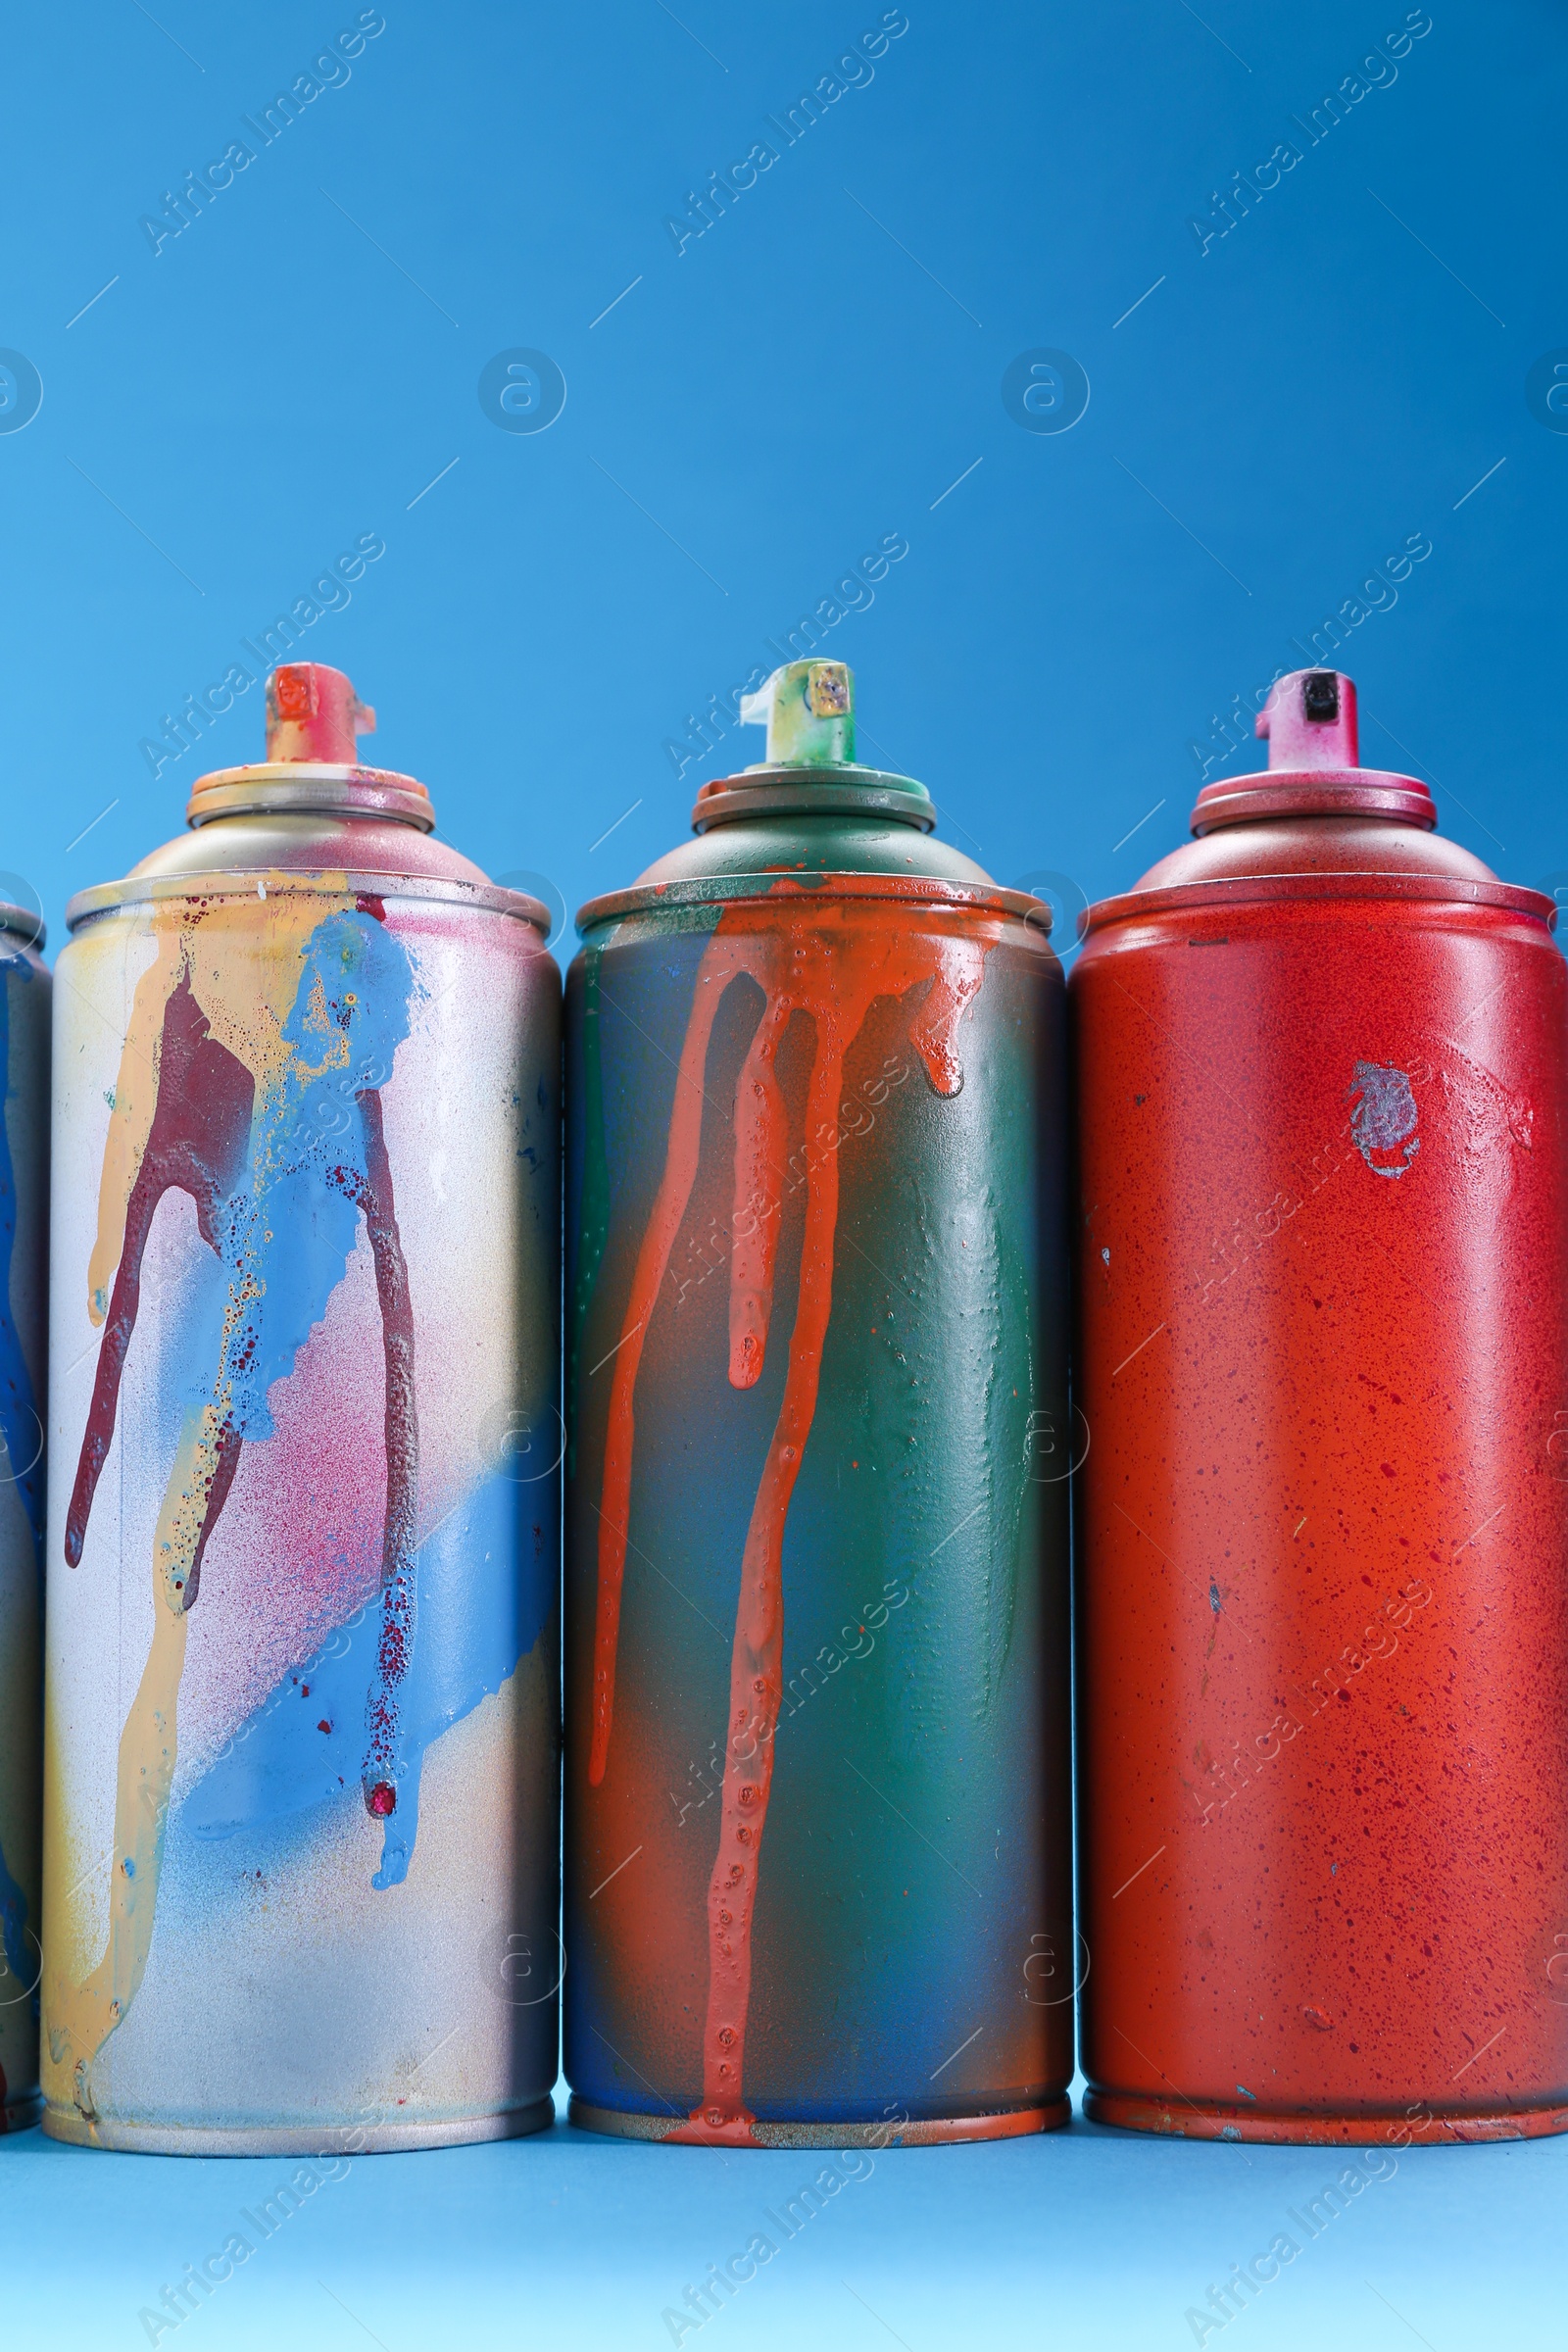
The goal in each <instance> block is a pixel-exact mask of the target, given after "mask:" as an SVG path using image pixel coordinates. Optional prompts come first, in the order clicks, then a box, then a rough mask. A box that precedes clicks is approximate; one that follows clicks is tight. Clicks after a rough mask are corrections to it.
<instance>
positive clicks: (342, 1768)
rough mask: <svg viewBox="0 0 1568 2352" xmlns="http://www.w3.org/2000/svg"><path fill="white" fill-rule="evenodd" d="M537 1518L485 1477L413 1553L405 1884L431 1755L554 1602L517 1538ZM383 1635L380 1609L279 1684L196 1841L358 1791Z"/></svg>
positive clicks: (218, 1762)
mask: <svg viewBox="0 0 1568 2352" xmlns="http://www.w3.org/2000/svg"><path fill="white" fill-rule="evenodd" d="M530 1507H531V1506H530V1504H529V1501H528V1496H527V1492H526V1490H525V1489H523V1488H521V1487H519V1486H518V1485H517V1484H516V1483H515V1481H514V1480H512V1479H510V1478H506V1477H496V1478H491V1479H487V1480H486V1482H485V1483H484V1485H483V1486H481V1487H479V1488H478V1489H477V1490H476V1491H475V1492H474V1493H473V1494H472V1495H469V1496H468V1497H467V1499H466V1501H464V1502H463V1503H462V1504H461V1505H460V1506H459V1507H458V1508H457V1509H455V1510H449V1511H447V1512H445V1513H444V1514H443V1515H442V1517H441V1518H440V1520H439V1521H438V1523H437V1525H436V1526H435V1527H434V1528H433V1529H432V1530H431V1532H430V1534H429V1535H428V1536H427V1537H426V1538H425V1540H424V1542H423V1543H422V1544H420V1545H419V1547H418V1551H417V1555H416V1559H415V1577H416V1581H417V1609H418V1623H419V1640H418V1643H417V1647H416V1648H415V1650H414V1652H413V1656H412V1659H411V1662H410V1667H409V1673H408V1677H407V1680H406V1682H405V1683H404V1685H403V1688H402V1691H401V1693H400V1700H401V1714H402V1726H403V1729H402V1751H401V1753H402V1759H403V1763H404V1767H405V1769H404V1776H403V1778H402V1779H401V1780H400V1781H399V1783H398V1784H397V1789H396V1795H397V1806H396V1838H397V1839H398V1840H399V1841H400V1843H401V1847H402V1853H401V1861H402V1869H401V1870H400V1871H399V1876H400V1878H401V1877H402V1876H404V1875H405V1874H406V1871H407V1866H408V1862H409V1860H410V1858H411V1857H412V1855H413V1851H414V1843H415V1834H416V1830H417V1822H418V1804H419V1777H420V1768H421V1765H422V1763H423V1759H424V1755H425V1751H426V1750H427V1749H428V1748H429V1747H430V1746H431V1744H432V1743H433V1742H434V1741H435V1740H438V1739H439V1738H440V1737H441V1735H442V1733H443V1732H446V1731H449V1730H450V1729H451V1727H452V1725H453V1724H455V1723H458V1722H461V1721H462V1719H463V1718H464V1717H465V1716H466V1715H469V1714H471V1713H472V1711H473V1709H474V1708H475V1707H476V1706H478V1704H479V1702H480V1700H481V1699H483V1698H485V1697H486V1696H487V1695H489V1693H491V1692H492V1691H499V1690H500V1689H501V1686H502V1684H503V1683H504V1682H505V1681H506V1679H507V1677H508V1675H510V1674H511V1673H513V1672H514V1671H515V1667H516V1665H517V1662H518V1660H519V1659H520V1658H522V1657H525V1656H526V1655H527V1653H528V1652H529V1651H530V1650H531V1649H532V1648H533V1646H534V1644H535V1642H537V1641H538V1640H539V1637H540V1635H541V1633H542V1632H543V1630H544V1627H545V1624H546V1621H547V1619H548V1618H549V1615H550V1611H551V1608H552V1606H553V1604H554V1601H555V1578H554V1575H553V1573H552V1572H551V1563H550V1561H549V1560H548V1558H547V1556H546V1553H545V1548H544V1546H543V1545H540V1546H539V1547H538V1548H537V1549H536V1548H535V1547H534V1546H533V1545H531V1544H523V1543H522V1542H521V1541H520V1537H521V1531H522V1523H523V1520H524V1517H525V1514H526V1512H527V1510H528V1509H529V1508H530ZM519 1563H520V1572H519ZM379 1631H380V1604H379V1600H378V1599H376V1600H372V1601H369V1602H368V1603H366V1604H365V1606H363V1607H362V1608H359V1609H356V1610H355V1612H354V1614H353V1615H352V1616H351V1617H349V1618H348V1619H347V1620H346V1621H345V1623H343V1624H342V1625H340V1626H337V1627H336V1628H334V1630H333V1631H332V1633H331V1634H329V1635H328V1636H327V1638H326V1639H325V1641H324V1642H322V1643H321V1644H320V1646H319V1649H318V1650H317V1651H316V1653H315V1654H314V1655H313V1656H312V1657H311V1658H310V1659H308V1660H307V1661H306V1663H305V1664H304V1665H302V1666H299V1667H296V1668H295V1669H294V1670H293V1671H292V1672H291V1673H288V1674H285V1675H283V1676H282V1678H281V1679H280V1680H279V1682H278V1683H277V1684H276V1685H275V1686H274V1687H273V1689H272V1690H271V1691H270V1692H269V1693H268V1695H267V1696H266V1697H265V1698H264V1699H263V1700H262V1701H261V1703H260V1705H259V1706H258V1707H257V1708H256V1709H255V1711H254V1712H253V1713H252V1714H251V1715H250V1716H249V1717H248V1718H247V1720H246V1721H245V1722H244V1723H243V1724H242V1725H241V1726H240V1728H239V1730H238V1731H237V1732H236V1733H235V1735H234V1738H233V1740H231V1741H230V1742H229V1743H228V1745H227V1746H226V1747H225V1749H224V1751H223V1753H222V1754H221V1756H220V1757H218V1758H216V1759H215V1760H214V1762H213V1763H212V1764H211V1765H210V1766H209V1768H208V1770H207V1771H206V1772H205V1773H203V1775H202V1776H201V1778H200V1780H198V1781H197V1782H195V1783H194V1785H193V1786H192V1788H191V1789H189V1791H188V1792H187V1793H186V1795H185V1796H184V1797H183V1799H182V1800H181V1803H180V1806H179V1817H180V1821H181V1823H182V1826H183V1828H184V1829H185V1830H186V1831H187V1832H189V1834H190V1835H191V1836H193V1837H196V1838H203V1839H213V1838H232V1837H235V1836H236V1835H238V1834H240V1833H242V1832H244V1831H247V1830H252V1829H256V1828H259V1827H260V1826H261V1825H263V1824H264V1823H268V1822H273V1821H279V1820H283V1819H285V1818H287V1817H289V1816H290V1815H294V1814H299V1813H304V1812H308V1811H309V1810H310V1809H311V1808H312V1807H313V1806H316V1805H320V1804H326V1803H328V1802H334V1801H338V1800H341V1799H342V1797H343V1795H344V1792H345V1789H352V1788H354V1787H355V1786H356V1784H357V1782H358V1781H359V1780H360V1778H361V1774H362V1767H361V1762H360V1756H359V1750H358V1745H357V1738H356V1732H355V1724H356V1721H357V1719H358V1715H359V1713H360V1709H361V1704H362V1702H363V1697H364V1692H365V1689H366V1685H367V1682H368V1680H371V1679H372V1678H373V1672H374V1664H373V1661H374V1652H375V1649H376V1647H377V1642H378V1637H379ZM318 1719H319V1720H318Z"/></svg>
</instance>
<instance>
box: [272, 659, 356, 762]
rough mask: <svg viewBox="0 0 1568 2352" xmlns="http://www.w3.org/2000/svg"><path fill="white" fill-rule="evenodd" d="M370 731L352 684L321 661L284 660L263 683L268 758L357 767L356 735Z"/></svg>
mask: <svg viewBox="0 0 1568 2352" xmlns="http://www.w3.org/2000/svg"><path fill="white" fill-rule="evenodd" d="M374 732H375V712H374V711H372V710H370V709H369V708H368V705H367V704H365V703H362V702H361V700H360V698H359V696H358V695H357V694H356V693H355V691H354V686H353V681H352V680H351V679H349V678H346V677H345V676H344V674H343V672H342V671H341V670H340V669H329V668H328V667H327V665H326V663H325V662H283V663H281V664H280V666H279V667H278V668H276V669H274V670H273V671H272V673H271V675H270V677H269V679H268V681H267V757H268V759H269V760H273V761H279V760H319V761H321V762H323V763H324V764H326V765H328V766H332V767H353V766H355V765H356V764H357V763H358V760H359V754H358V752H357V751H356V749H355V744H354V738H355V737H356V735H371V734H373V733H374Z"/></svg>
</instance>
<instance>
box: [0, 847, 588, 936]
mask: <svg viewBox="0 0 1568 2352" xmlns="http://www.w3.org/2000/svg"><path fill="white" fill-rule="evenodd" d="M262 882H265V883H266V885H267V892H266V895H267V896H268V897H269V898H288V897H291V896H293V897H305V898H341V897H342V896H343V894H344V891H345V888H347V889H349V890H359V889H363V890H365V891H366V892H368V894H369V895H370V896H372V897H374V898H378V899H433V900H434V901H435V902H436V904H437V905H439V906H447V907H479V908H481V909H483V910H484V911H485V912H486V913H489V914H510V915H512V916H514V917H515V919H516V920H517V921H518V922H523V923H527V924H528V925H530V926H531V928H532V929H534V930H536V931H538V932H539V933H540V935H541V936H542V937H543V938H545V939H548V938H549V936H550V926H551V923H552V921H553V920H554V917H553V916H552V914H551V911H550V908H549V907H547V906H546V905H545V904H544V902H543V900H542V899H535V898H530V897H529V895H528V893H527V892H526V891H522V890H505V889H503V888H502V887H501V885H500V884H499V883H495V882H485V883H478V882H463V881H459V880H456V879H449V878H446V877H443V876H440V875H436V874H404V873H396V872H392V873H386V872H377V871H376V870H375V869H374V868H373V867H369V866H329V867H322V868H319V869H317V870H315V871H312V870H309V869H305V870H302V871H300V872H298V873H292V872H289V871H287V870H281V871H280V870H279V868H277V867H276V866H270V865H254V866H221V867H218V868H216V869H215V870H214V871H213V872H212V873H206V874H196V873H191V874H145V875H141V876H139V877H138V876H130V877H127V878H126V879H125V880H124V881H123V882H99V883H95V884H94V885H93V887H92V888H91V889H89V890H78V891H77V893H76V895H75V897H74V898H73V899H72V900H70V901H69V902H68V904H67V907H66V928H67V930H68V931H70V932H72V933H74V932H75V931H76V930H77V929H78V927H79V926H80V925H81V924H82V923H86V922H90V921H92V919H93V918H94V917H95V916H97V915H100V914H112V913H114V912H115V911H116V910H117V909H118V908H120V907H136V906H144V905H149V904H154V903H161V902H163V901H166V900H169V899H188V900H192V901H200V902H203V903H206V902H208V901H210V900H218V899H251V900H254V899H256V898H258V897H259V896H261V895H262V894H261V893H260V891H259V889H258V885H259V884H260V883H262ZM4 911H5V910H4V909H3V908H0V921H3V916H4Z"/></svg>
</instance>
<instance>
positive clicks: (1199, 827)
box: [1192, 669, 1438, 839]
mask: <svg viewBox="0 0 1568 2352" xmlns="http://www.w3.org/2000/svg"><path fill="white" fill-rule="evenodd" d="M1255 732H1256V733H1257V734H1258V735H1260V736H1262V737H1264V738H1265V739H1266V741H1267V743H1268V766H1267V768H1266V769H1264V770H1263V771H1262V772H1261V773H1259V774H1256V775H1250V776H1227V777H1226V778H1225V779H1224V780H1223V781H1222V782H1220V783H1217V784H1205V785H1204V787H1203V789H1202V791H1201V793H1200V794H1199V796H1198V805H1197V807H1196V808H1195V809H1194V810H1193V819H1192V824H1193V832H1194V833H1195V834H1196V835H1197V836H1198V837H1199V838H1200V839H1201V837H1202V835H1203V834H1205V833H1212V832H1215V831H1217V830H1218V828H1219V827H1220V826H1221V825H1241V824H1250V823H1253V822H1255V821H1256V820H1258V819H1259V818H1262V817H1271V816H1274V817H1278V816H1378V817H1384V818H1386V819H1389V820H1391V821H1393V822H1395V823H1399V824H1407V825H1419V826H1421V827H1422V828H1423V829H1424V830H1425V831H1427V832H1431V831H1432V830H1433V829H1434V828H1435V826H1436V825H1437V821H1438V811H1437V809H1436V807H1435V805H1434V803H1433V799H1432V795H1431V793H1430V792H1429V790H1428V789H1427V787H1426V785H1425V784H1423V783H1421V782H1420V781H1419V779H1418V778H1416V777H1415V776H1400V775H1396V774H1394V773H1392V772H1391V771H1390V770H1388V769H1385V768H1380V767H1362V766H1360V765H1359V764H1358V760H1359V749H1360V747H1359V744H1358V741H1357V729H1356V709H1355V681H1354V680H1353V679H1352V678H1348V677H1347V676H1346V675H1345V673H1344V671H1343V670H1338V669H1293V670H1291V671H1289V672H1288V674H1287V675H1286V676H1285V677H1283V678H1279V679H1277V680H1276V681H1275V684H1274V685H1273V687H1272V688H1271V689H1270V692H1269V698H1268V701H1267V702H1266V703H1265V704H1264V706H1263V708H1262V710H1261V711H1259V712H1258V714H1257V721H1256V726H1255Z"/></svg>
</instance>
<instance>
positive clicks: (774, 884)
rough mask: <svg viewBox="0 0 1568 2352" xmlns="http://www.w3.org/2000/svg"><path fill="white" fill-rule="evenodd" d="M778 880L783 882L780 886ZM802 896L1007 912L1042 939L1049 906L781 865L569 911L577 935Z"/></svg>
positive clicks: (1024, 898)
mask: <svg viewBox="0 0 1568 2352" xmlns="http://www.w3.org/2000/svg"><path fill="white" fill-rule="evenodd" d="M781 886H784V887H781ZM792 895H794V896H798V897H800V898H809V899H897V900H902V901H903V902H904V903H905V904H906V905H909V906H917V907H956V908H960V909H962V910H963V911H964V912H967V913H976V914H1013V915H1017V916H1019V917H1021V919H1022V920H1023V921H1024V923H1025V924H1026V925H1027V926H1028V928H1029V929H1030V930H1031V931H1035V932H1038V933H1039V934H1040V935H1041V936H1042V937H1043V938H1045V937H1049V935H1050V931H1051V925H1052V919H1053V918H1052V909H1051V906H1050V903H1049V901H1048V900H1045V899H1037V898H1035V897H1034V896H1033V895H1032V893H1030V892H1029V891H1026V890H1006V889H1005V888H1004V887H1003V886H1002V885H1001V884H1000V883H995V882H993V883H988V884H980V883H967V882H948V881H943V880H941V879H939V878H938V877H936V876H934V875H931V874H836V873H799V872H792V871H788V870H786V871H781V872H778V873H758V874H709V875H704V876H702V877H697V878H693V879H690V880H683V881H678V882H651V883H638V884H634V885H633V886H632V888H630V889H629V890H615V891H610V892H607V893H606V895H605V896H604V897H603V898H599V899H589V900H588V901H586V903H585V904H584V905H583V906H582V907H579V908H578V910H577V936H578V938H579V939H585V938H586V937H587V935H588V933H589V932H590V931H591V930H597V929H598V928H599V926H600V925H601V924H602V923H610V922H617V921H619V920H620V918H621V917H622V916H623V915H628V914H657V913H658V912H659V911H660V910H661V909H662V908H663V907H683V908H685V907H711V906H715V905H723V906H726V907H732V906H738V905H745V904H746V903H747V902H748V901H750V902H751V903H753V904H754V905H757V906H764V905H768V904H776V903H777V902H778V901H779V900H781V899H785V898H788V897H790V896H792Z"/></svg>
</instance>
